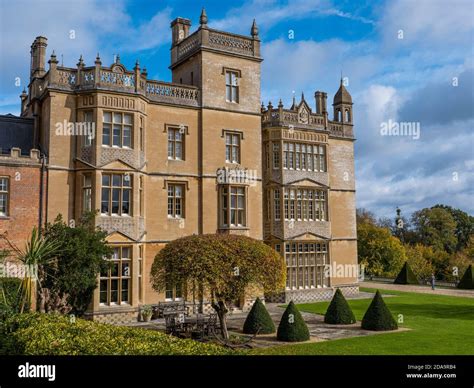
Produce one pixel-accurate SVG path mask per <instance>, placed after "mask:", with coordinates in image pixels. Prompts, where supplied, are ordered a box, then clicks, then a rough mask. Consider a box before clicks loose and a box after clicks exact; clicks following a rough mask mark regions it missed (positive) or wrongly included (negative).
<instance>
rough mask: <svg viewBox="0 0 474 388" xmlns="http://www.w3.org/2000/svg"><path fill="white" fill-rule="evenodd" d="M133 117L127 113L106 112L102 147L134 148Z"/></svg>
mask: <svg viewBox="0 0 474 388" xmlns="http://www.w3.org/2000/svg"><path fill="white" fill-rule="evenodd" d="M132 133H133V116H132V115H131V114H127V113H117V112H104V116H103V124H102V145H105V146H113V147H123V148H132Z"/></svg>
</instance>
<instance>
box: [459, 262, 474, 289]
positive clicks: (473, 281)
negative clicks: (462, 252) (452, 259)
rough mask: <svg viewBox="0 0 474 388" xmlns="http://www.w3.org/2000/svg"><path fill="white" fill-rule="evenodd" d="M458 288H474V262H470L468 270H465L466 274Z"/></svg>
mask: <svg viewBox="0 0 474 388" xmlns="http://www.w3.org/2000/svg"><path fill="white" fill-rule="evenodd" d="M458 288H462V289H465V290H472V289H474V273H473V272H472V264H470V265H469V267H467V269H466V272H464V275H463V277H462V278H461V281H460V282H459V284H458Z"/></svg>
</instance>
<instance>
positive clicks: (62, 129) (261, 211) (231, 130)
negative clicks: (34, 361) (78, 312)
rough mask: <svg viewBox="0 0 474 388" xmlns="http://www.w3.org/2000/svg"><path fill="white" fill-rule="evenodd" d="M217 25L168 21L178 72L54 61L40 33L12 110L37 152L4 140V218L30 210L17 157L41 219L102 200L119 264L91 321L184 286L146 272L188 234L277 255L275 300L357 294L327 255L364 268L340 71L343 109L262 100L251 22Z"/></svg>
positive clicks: (323, 102)
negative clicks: (237, 237) (156, 282)
mask: <svg viewBox="0 0 474 388" xmlns="http://www.w3.org/2000/svg"><path fill="white" fill-rule="evenodd" d="M207 22H208V21H207V15H206V14H205V12H203V13H202V15H201V17H200V25H199V27H198V29H197V30H196V31H194V32H191V31H190V29H191V22H190V20H188V19H184V18H177V19H175V20H174V21H173V22H172V23H171V33H172V47H171V65H170V69H171V72H172V82H163V81H158V80H153V79H149V78H148V74H147V70H146V68H142V67H141V66H140V64H139V63H138V61H137V63H136V64H135V66H134V68H133V69H127V68H126V67H125V66H124V65H123V64H122V63H121V62H120V58H119V57H118V56H117V58H116V60H115V61H114V63H111V64H105V63H103V62H102V60H101V58H100V57H99V55H97V58H95V60H94V62H93V63H89V64H86V63H85V62H84V59H83V58H82V56H81V58H80V59H79V61H78V63H77V66H76V67H74V68H68V67H63V66H60V65H59V63H58V60H57V58H56V55H55V53H54V51H53V53H52V54H51V56H50V58H49V60H48V61H46V60H47V58H46V48H47V39H46V38H45V37H41V36H40V37H37V38H36V39H35V41H34V42H33V44H32V46H31V74H30V83H29V86H28V91H27V93H26V92H24V93H23V94H22V95H21V118H17V119H18V120H20V121H22V120H23V124H22V125H23V126H25V127H27V128H29V130H30V132H31V143H32V144H33V146H32V147H31V148H34V150H33V151H31V153H30V150H29V149H28V150H20V149H19V148H18V145H16V146H15V144H13V145H11V144H10V145H8V144H7V145H5V144H6V143H4V144H3V145H2V144H0V146H2V147H3V153H5V152H7V153H8V155H7V156H5V155H2V156H1V157H0V230H1V229H4V230H6V229H7V228H10V227H11V226H12V224H15V225H17V226H18V225H19V224H18V223H21V222H22V221H21V218H16V213H17V212H18V211H19V209H20V207H21V206H20V203H19V200H20V198H21V191H22V190H19V186H18V185H19V183H18V182H17V181H16V180H15V171H16V170H15V169H16V168H17V167H16V166H18V165H19V163H20V161H21V163H23V164H25V165H31V169H32V171H34V174H35V181H34V182H35V185H37V186H38V187H37V188H36V189H35V192H37V193H39V196H40V197H39V198H36V199H35V201H34V203H35V204H36V210H35V212H32V214H34V215H35V217H36V216H37V219H36V218H34V220H33V222H32V224H35V223H37V224H38V225H41V224H42V223H44V222H52V221H53V220H54V219H55V218H56V216H57V215H58V214H62V216H63V218H64V219H65V220H69V221H70V220H78V219H79V218H80V216H81V214H82V213H83V212H84V211H88V210H98V214H97V217H96V224H97V226H99V227H100V228H102V229H103V230H105V231H107V233H108V237H107V241H108V243H109V244H110V245H111V246H112V247H113V249H114V255H113V257H112V260H113V262H114V265H113V267H112V268H111V269H110V270H109V271H108V272H107V273H102V274H101V275H100V278H99V279H98V288H97V290H96V292H95V293H94V299H93V302H92V304H91V306H90V311H89V312H88V315H89V316H90V317H91V318H92V319H97V320H102V321H112V322H118V321H127V320H133V319H136V317H137V311H138V309H139V306H140V305H143V304H152V303H157V302H158V301H165V300H176V299H181V298H184V297H185V294H186V290H184V289H183V288H182V287H180V286H179V285H169V287H168V289H167V290H166V292H164V293H163V294H158V293H156V292H155V291H154V290H153V289H152V287H151V284H150V269H151V265H152V263H153V259H154V257H155V256H156V254H157V253H158V252H159V250H160V249H161V248H162V247H163V246H164V245H165V244H166V243H167V242H169V241H171V240H173V239H176V238H178V237H181V236H185V235H190V234H203V233H227V234H243V235H246V236H250V237H253V238H256V239H260V240H264V241H265V242H267V243H268V244H270V245H271V246H272V247H274V248H275V249H276V250H277V251H278V252H280V254H281V255H282V260H285V261H286V264H287V278H288V279H287V287H286V290H282V292H281V293H278V294H275V295H268V296H267V299H268V300H278V301H289V300H290V299H292V300H295V301H307V300H319V299H324V298H328V297H330V296H331V295H332V292H333V289H334V287H341V288H342V289H343V290H344V292H346V293H348V294H349V293H355V292H358V286H357V278H356V277H355V276H346V277H344V276H327V275H325V273H324V268H325V265H327V264H331V263H338V264H349V265H355V264H357V241H356V221H355V183H354V150H353V144H354V136H353V124H352V114H353V112H352V100H351V96H350V95H349V93H348V92H347V90H346V88H345V87H344V85H342V83H341V85H340V88H339V90H338V92H337V93H336V95H335V97H334V103H333V109H332V111H333V112H332V113H333V118H332V119H330V118H329V112H328V108H327V95H326V93H323V92H316V93H315V105H316V108H315V109H314V110H313V109H312V108H311V107H310V104H309V103H308V102H307V101H306V100H305V98H304V96H303V97H302V98H301V101H300V102H299V103H297V102H296V101H294V103H293V105H292V106H291V107H289V108H285V107H284V106H283V104H282V103H280V104H279V105H278V106H276V107H274V106H273V105H272V104H271V103H268V105H267V106H263V104H262V105H261V103H260V101H261V98H260V79H261V63H262V60H263V59H262V57H261V53H260V44H261V42H260V39H259V33H258V28H257V25H256V23H255V22H254V24H253V25H252V27H251V34H250V35H249V36H243V35H237V34H233V33H228V32H223V31H217V30H214V29H212V28H210V27H209V26H208V23H207ZM6 121H8V120H7V118H5V117H3V118H1V120H0V128H6V127H8V124H7V123H5V122H6ZM63 123H64V124H63ZM67 123H82V124H83V125H80V126H71V127H69V126H68V125H67ZM84 124H85V125H84ZM91 128H92V129H93V130H92V131H91V132H89V131H88V129H91ZM84 130H85V132H84ZM89 134H92V136H89ZM1 141H2V138H1V137H0V142H1ZM25 153H27V154H28V156H24V154H25ZM23 164H22V168H25V167H24V166H23ZM43 176H44V177H43ZM24 182H25V181H23V183H22V184H24ZM41 182H42V183H41ZM39 186H41V190H40V189H39ZM35 187H36V186H35ZM30 205H31V206H34V204H30ZM23 210H24V208H23ZM30 223H31V222H30ZM30 226H31V225H28V226H26V225H25V227H24V229H25V230H29V228H30ZM22 238H23V236H22ZM18 244H19V245H22V243H21V242H20V241H18ZM254 297H255V295H251V294H250V293H249V294H248V295H243V296H242V299H241V300H240V301H236V305H239V306H240V308H245V307H248V305H249V303H251V302H252V300H253V298H254Z"/></svg>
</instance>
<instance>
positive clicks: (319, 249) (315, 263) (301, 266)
mask: <svg viewBox="0 0 474 388" xmlns="http://www.w3.org/2000/svg"><path fill="white" fill-rule="evenodd" d="M285 261H286V267H287V277H286V287H287V288H288V289H301V288H319V287H327V286H328V285H329V279H328V278H327V277H326V276H324V270H325V265H326V264H329V259H328V248H327V243H326V242H311V243H310V242H288V243H285Z"/></svg>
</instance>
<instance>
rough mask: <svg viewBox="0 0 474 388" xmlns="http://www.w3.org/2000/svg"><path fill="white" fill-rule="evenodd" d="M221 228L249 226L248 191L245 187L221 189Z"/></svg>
mask: <svg viewBox="0 0 474 388" xmlns="http://www.w3.org/2000/svg"><path fill="white" fill-rule="evenodd" d="M220 206H221V226H223V227H244V226H247V214H246V213H247V210H246V190H245V187H243V186H222V187H221V203H220Z"/></svg>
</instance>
